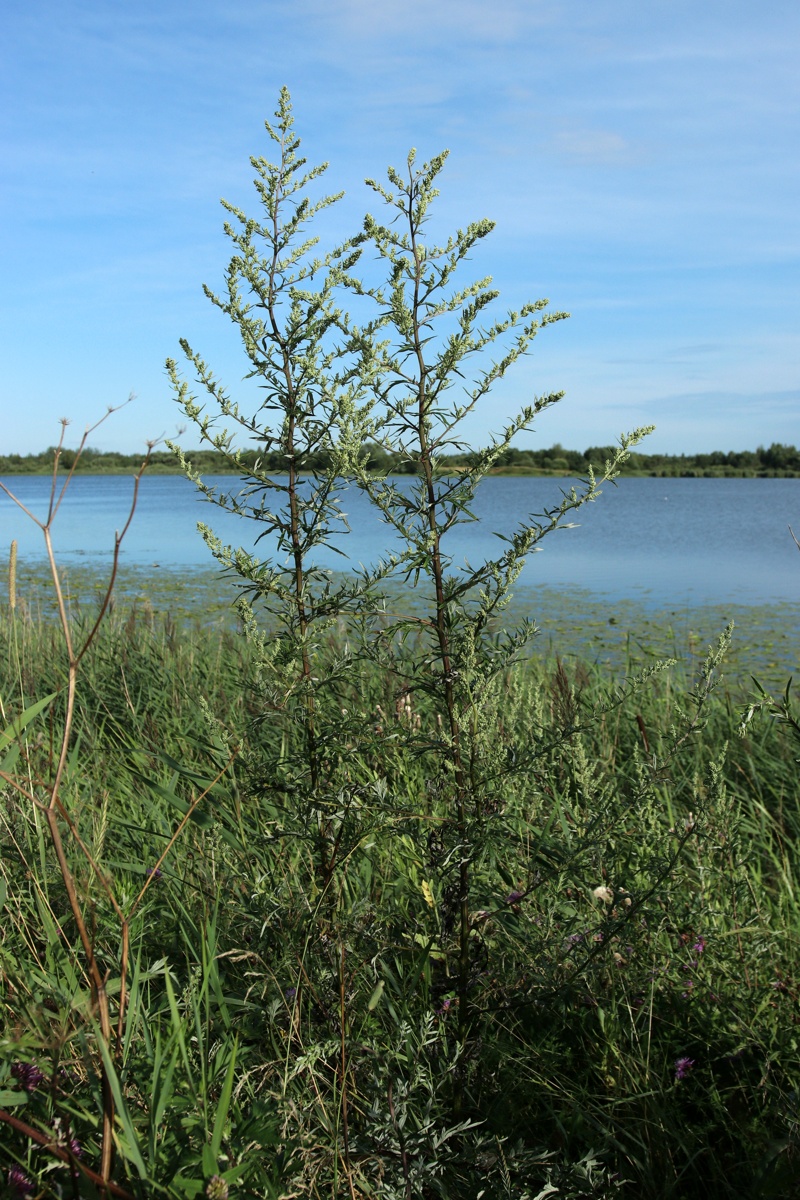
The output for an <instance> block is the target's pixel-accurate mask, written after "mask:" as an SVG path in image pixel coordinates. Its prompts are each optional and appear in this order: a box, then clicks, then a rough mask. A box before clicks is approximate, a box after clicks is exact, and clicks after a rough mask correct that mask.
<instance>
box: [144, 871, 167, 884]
mask: <svg viewBox="0 0 800 1200" xmlns="http://www.w3.org/2000/svg"><path fill="white" fill-rule="evenodd" d="M145 875H146V876H147V878H148V879H151V878H152V879H155V880H156V882H158V880H159V879H163V878H164V874H163V872H162V870H161V868H160V867H148V868H147V870H146V871H145Z"/></svg>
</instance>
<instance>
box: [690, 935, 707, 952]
mask: <svg viewBox="0 0 800 1200" xmlns="http://www.w3.org/2000/svg"><path fill="white" fill-rule="evenodd" d="M705 948H706V939H705V938H698V939H697V941H696V942H695V944H694V945H693V946H692V949H693V950H694V952H695V954H702V953H703V951H704V950H705Z"/></svg>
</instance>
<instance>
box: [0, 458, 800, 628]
mask: <svg viewBox="0 0 800 1200" xmlns="http://www.w3.org/2000/svg"><path fill="white" fill-rule="evenodd" d="M3 482H4V483H6V484H7V486H8V487H9V488H10V489H11V490H12V491H14V492H15V494H16V495H17V496H18V497H19V499H20V500H21V501H22V502H23V503H24V504H25V505H26V506H27V507H29V508H30V509H31V511H33V512H34V513H36V514H37V515H38V516H40V517H41V516H42V515H43V513H44V512H45V511H46V508H47V500H48V496H49V489H50V480H49V479H48V478H47V477H45V476H8V477H6V478H4V480H3ZM208 482H209V483H216V484H218V485H219V486H220V487H221V488H232V487H235V486H236V484H237V480H236V479H235V478H232V477H220V478H209V480H208ZM571 483H572V481H571V480H563V479H552V478H533V477H519V476H517V477H504V476H497V477H493V478H490V479H487V480H486V481H485V482H484V484H483V485H482V488H481V489H480V491H479V494H478V500H477V504H476V508H475V513H476V516H477V518H478V520H477V521H475V522H474V523H469V524H466V525H461V526H459V527H457V528H456V529H455V530H453V531H452V533H451V534H450V535H449V536H448V538H447V542H446V545H447V547H448V549H449V553H450V555H451V560H452V563H453V565H454V567H456V568H457V567H459V566H462V565H463V563H464V561H465V560H469V561H470V562H471V563H473V564H476V563H478V562H480V561H482V560H483V559H484V558H486V557H488V556H491V555H497V554H499V553H502V549H503V543H502V542H501V541H499V540H498V538H497V537H496V536H494V533H495V531H497V532H505V533H510V532H511V531H512V530H514V529H515V528H516V527H517V526H518V525H519V522H520V521H521V520H523V519H524V518H525V516H526V514H528V513H539V512H541V511H542V510H543V508H544V507H546V506H552V505H554V504H555V503H557V502H558V499H559V494H560V490H561V489H563V488H569V487H570V486H571ZM400 485H401V486H409V487H410V486H411V485H412V481H411V480H406V479H403V480H402V481H400ZM131 493H132V481H131V478H130V477H128V476H116V475H104V476H78V477H77V478H75V479H74V481H73V483H72V486H71V488H70V490H69V492H68V494H67V497H66V499H65V501H64V504H63V507H62V510H61V511H60V513H59V515H58V518H57V521H56V524H55V526H54V533H53V542H54V545H55V548H56V552H57V554H58V556H59V559H60V561H61V562H62V563H63V564H64V565H67V566H69V565H70V564H74V565H77V564H78V563H82V564H85V565H87V566H88V565H90V564H92V563H95V564H96V565H97V566H101V565H102V564H103V563H105V562H108V561H109V560H110V557H111V550H112V547H113V538H114V531H115V529H117V528H119V527H121V526H122V525H123V524H124V521H125V519H126V516H127V506H128V504H129V502H130V497H131ZM341 506H342V509H343V510H344V512H345V513H346V514H347V516H348V520H349V522H350V525H351V529H352V533H351V534H349V535H343V536H342V537H341V538H340V539H339V542H338V546H339V548H340V549H342V550H344V551H345V552H346V554H347V556H348V558H349V559H350V562H351V563H353V564H354V565H355V564H358V563H363V564H365V565H367V564H374V563H375V562H376V561H377V560H378V559H379V558H380V557H381V556H382V555H385V554H386V553H387V552H388V551H389V550H391V549H393V548H396V546H397V543H395V542H394V540H393V537H392V534H391V531H390V530H389V529H388V527H387V526H386V525H384V524H382V523H381V521H380V520H379V518H378V516H377V515H376V513H375V511H374V510H373V509H372V508H371V507H370V505H369V504H368V502H367V501H366V500H365V498H364V497H363V496H362V495H361V494H360V493H359V492H358V491H357V490H356V489H349V490H348V491H347V492H346V493H345V494H344V495H343V497H342V505H341ZM200 520H202V521H205V522H207V523H208V524H209V525H211V527H212V528H213V529H214V530H215V532H216V533H217V534H218V535H219V536H220V537H221V538H222V539H223V541H226V542H231V543H233V544H242V545H244V546H245V547H246V548H247V549H252V548H253V545H254V538H255V535H256V534H257V532H258V529H257V526H255V525H254V523H252V522H244V521H242V520H240V519H238V518H236V517H232V516H230V515H229V514H225V513H223V512H221V511H220V510H219V509H218V508H216V507H215V506H213V505H210V504H208V503H207V502H204V501H203V500H202V499H201V498H199V496H198V494H197V492H196V491H195V489H194V488H193V486H192V485H191V484H190V483H189V482H188V481H187V480H186V479H184V478H183V477H182V476H173V475H151V476H145V477H144V479H143V480H142V484H141V490H140V497H139V505H138V508H137V512H136V515H135V517H134V521H133V524H132V526H131V529H130V531H129V533H128V536H127V538H126V540H125V543H124V548H123V552H122V561H123V563H125V564H129V565H131V566H137V567H142V568H144V567H148V566H153V567H155V566H158V567H160V568H161V569H162V570H167V571H175V572H184V571H186V570H187V569H189V568H200V567H208V566H209V564H210V563H212V562H213V560H211V558H210V555H209V553H208V550H207V548H206V546H205V544H204V542H203V541H202V539H201V537H200V535H199V534H198V533H197V530H196V525H197V522H198V521H200ZM574 520H575V521H576V522H579V527H578V528H575V529H566V530H561V531H558V532H556V533H555V534H552V535H550V536H549V537H547V538H546V539H545V541H544V542H543V545H542V549H541V551H540V552H538V553H536V554H534V555H533V556H532V557H531V559H530V561H529V562H528V564H527V565H526V567H525V570H524V572H523V574H522V576H521V579H520V581H519V584H518V588H517V590H519V589H520V588H524V589H527V588H529V587H532V586H535V587H539V586H542V585H546V586H547V587H548V588H556V589H558V588H570V589H572V588H576V587H578V588H581V589H585V590H587V591H590V592H596V593H602V594H603V595H604V596H606V597H608V598H609V599H611V600H620V599H632V600H636V601H639V602H640V603H643V604H645V605H649V606H652V607H656V606H657V607H659V608H663V607H666V606H675V605H679V606H689V607H691V606H696V605H705V604H720V603H722V604H724V603H728V602H730V603H735V604H740V605H741V604H744V605H756V604H765V603H774V602H782V601H793V600H795V599H796V598H797V597H798V593H800V552H798V550H797V548H796V547H795V546H794V544H793V542H792V539H791V536H790V534H789V531H788V528H787V526H788V525H792V526H793V527H794V529H795V531H796V532H797V533H798V535H800V480H798V479H653V478H624V479H621V480H619V481H618V483H617V485H616V486H610V485H607V486H606V487H605V488H604V490H603V495H602V497H601V498H600V499H599V500H598V501H597V502H595V503H594V504H591V505H588V506H586V507H585V508H584V509H582V510H580V511H579V512H578V513H576V514H574ZM12 538H16V539H17V541H18V543H19V554H20V558H21V560H23V561H25V562H29V563H30V564H31V565H34V564H35V563H38V562H41V561H42V559H43V557H44V549H43V544H42V538H41V534H40V532H39V531H38V530H37V529H36V528H35V527H34V526H33V525H32V523H31V522H30V521H29V520H27V518H25V517H24V514H22V513H21V512H20V511H19V510H18V509H17V508H16V507H15V506H14V505H13V504H12V502H11V501H10V500H9V498H8V497H7V496H6V495H5V494H4V493H2V492H0V553H3V554H4V555H5V553H7V548H8V546H9V544H10V542H11V539H12ZM248 539H249V540H248ZM258 553H259V556H260V557H262V558H266V557H268V556H269V554H270V549H269V547H268V546H267V544H266V542H265V541H264V542H262V543H260V545H259V548H258ZM318 561H319V562H320V563H321V564H322V565H324V566H329V567H331V568H332V569H335V570H342V569H346V565H347V562H346V559H343V558H341V557H340V556H339V555H336V554H334V553H332V552H329V553H327V554H326V553H324V552H323V553H321V554H320V555H319V557H318Z"/></svg>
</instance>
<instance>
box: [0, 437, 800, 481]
mask: <svg viewBox="0 0 800 1200" xmlns="http://www.w3.org/2000/svg"><path fill="white" fill-rule="evenodd" d="M616 452H617V447H615V446H590V447H589V448H588V449H586V450H584V451H583V452H582V453H581V452H580V451H578V450H566V449H564V447H563V446H561V445H560V444H558V443H556V445H554V446H551V447H550V449H548V450H519V449H517V448H516V447H514V446H509V447H508V448H507V449H506V450H504V451H503V452H502V454H500V456H499V457H498V459H497V461H496V463H495V465H494V466H493V467H492V468H491V470H490V471H489V474H490V475H552V476H561V477H565V476H567V477H568V476H573V477H574V476H581V477H582V476H585V475H586V474H587V472H588V470H589V467H590V466H591V467H592V469H593V470H594V471H595V472H597V471H602V470H603V468H604V467H605V464H606V463H607V462H608V461H609V460H611V459H612V458H613V457H614V455H615V453H616ZM54 453H55V447H52V446H51V447H50V448H49V449H47V450H44V451H42V452H41V453H39V454H27V455H22V454H5V455H0V475H47V474H50V473H51V472H52V470H53V460H54ZM185 455H186V459H187V460H188V461H189V462H190V463H191V464H192V467H193V469H194V470H196V471H198V472H199V473H200V474H201V475H232V474H237V473H238V470H239V469H238V468H236V467H234V466H232V465H231V462H230V459H229V457H228V456H227V455H225V454H224V453H222V452H220V451H218V450H213V449H208V448H203V449H200V450H186V451H185ZM76 456H77V451H76V450H74V449H72V450H70V449H67V448H64V449H62V450H61V452H60V459H59V472H60V473H65V472H66V471H69V470H71V469H72V467H73V465H74V464H75V461H76ZM363 456H364V459H365V463H366V467H367V469H368V470H369V471H371V472H374V473H375V474H386V475H403V474H410V475H416V474H417V473H418V466H417V464H416V463H414V462H410V461H408V460H404V459H403V458H402V457H401V455H399V454H396V453H392V452H391V451H387V450H384V449H382V448H381V447H380V446H379V445H377V444H374V443H372V444H369V445H366V446H364V447H363ZM328 461H329V460H328V458H327V457H326V455H325V453H324V452H316V453H314V452H312V453H309V454H306V455H305V456H304V457H303V460H302V467H301V469H302V470H304V471H319V470H325V469H326V467H327V465H328ZM141 462H142V456H141V455H140V454H139V455H136V454H119V453H116V452H115V451H111V450H93V449H91V448H90V447H87V448H86V449H84V450H83V451H82V452H81V456H80V459H79V460H78V465H77V467H76V473H77V474H80V475H120V474H125V473H129V472H131V471H136V470H138V468H139V467H140V466H141ZM241 463H242V465H243V466H245V467H250V468H252V467H255V466H256V465H257V464H259V465H260V467H261V469H263V470H264V471H268V472H271V473H274V474H276V475H278V474H284V473H285V472H286V470H287V467H286V458H285V456H284V455H283V454H282V453H281V452H280V451H271V452H267V453H264V454H261V453H259V452H258V451H256V450H243V451H242V453H241ZM474 463H475V455H473V454H470V453H463V454H445V455H442V456H441V458H440V459H439V466H440V468H441V469H442V470H444V471H448V470H449V471H452V472H459V471H464V470H466V469H468V468H469V467H471V466H473V465H474ZM148 472H149V473H150V474H158V475H181V474H183V471H182V469H181V467H180V464H179V463H178V461H177V459H176V458H175V455H173V454H172V453H170V452H169V451H158V450H156V451H154V452H153V453H152V454H151V456H150V462H149V466H148ZM619 473H620V475H634V476H657V477H659V478H664V479H666V478H681V479H696V478H703V479H776V478H777V479H784V478H785V479H796V478H798V477H800V451H798V450H797V449H796V448H795V447H794V446H785V445H782V444H781V443H779V442H775V443H773V444H772V445H771V446H769V447H767V448H765V447H763V446H759V447H758V448H757V449H756V450H731V451H728V452H727V453H725V452H723V451H721V450H715V451H713V452H712V453H711V454H645V453H642V452H641V451H638V450H632V451H631V452H630V454H629V456H628V458H627V460H626V461H625V462H624V463H622V464H621V466H620V471H619Z"/></svg>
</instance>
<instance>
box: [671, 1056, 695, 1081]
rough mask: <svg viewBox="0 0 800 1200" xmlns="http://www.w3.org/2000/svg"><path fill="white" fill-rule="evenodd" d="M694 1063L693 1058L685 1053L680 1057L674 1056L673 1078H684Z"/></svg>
mask: <svg viewBox="0 0 800 1200" xmlns="http://www.w3.org/2000/svg"><path fill="white" fill-rule="evenodd" d="M694 1065H695V1061H694V1059H693V1058H689V1057H688V1056H687V1055H685V1054H684V1055H683V1056H682V1057H681V1058H676V1059H675V1078H676V1080H677V1079H685V1078H686V1076H687V1075H688V1074H689V1072H690V1071H691V1069H692V1067H693V1066H694Z"/></svg>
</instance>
